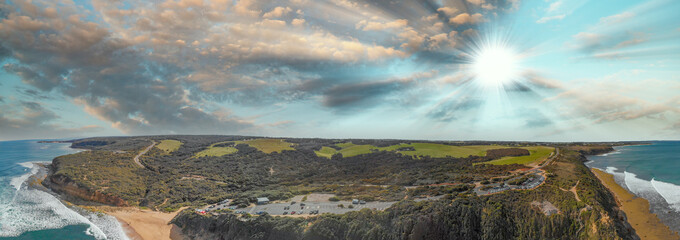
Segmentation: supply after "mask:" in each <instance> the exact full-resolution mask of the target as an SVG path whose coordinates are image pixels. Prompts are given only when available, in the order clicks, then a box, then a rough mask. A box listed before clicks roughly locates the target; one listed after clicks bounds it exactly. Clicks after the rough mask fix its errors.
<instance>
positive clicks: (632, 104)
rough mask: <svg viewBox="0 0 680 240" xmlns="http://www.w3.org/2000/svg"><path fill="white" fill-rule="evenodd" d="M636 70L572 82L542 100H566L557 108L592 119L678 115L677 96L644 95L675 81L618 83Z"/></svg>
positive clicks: (563, 111) (567, 114) (647, 117)
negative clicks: (656, 97) (669, 97)
mask: <svg viewBox="0 0 680 240" xmlns="http://www.w3.org/2000/svg"><path fill="white" fill-rule="evenodd" d="M635 74H636V73H635V71H626V72H621V73H618V74H614V75H611V76H607V77H605V78H601V79H597V80H589V81H584V82H580V83H578V84H573V85H572V86H570V87H569V88H566V89H565V90H564V91H563V92H561V93H559V94H558V95H556V96H554V97H549V98H546V99H545V100H544V101H548V102H553V101H555V102H561V101H566V104H562V106H563V107H561V108H560V109H558V111H560V112H562V113H564V114H565V116H569V118H575V117H584V118H586V119H590V120H592V121H593V122H594V123H606V122H616V121H628V120H636V119H663V118H666V117H667V116H670V115H672V114H674V115H676V116H677V115H680V107H679V106H680V105H678V103H677V100H674V99H670V100H659V99H650V98H647V97H644V96H649V94H646V93H647V92H649V93H653V92H654V91H657V90H659V89H666V88H672V87H673V86H676V87H677V83H674V82H672V81H653V80H647V81H643V82H637V83H632V84H631V83H629V84H621V82H625V81H627V80H626V78H627V77H629V76H631V75H635ZM583 89H588V91H583ZM651 95H652V96H653V94H651ZM567 106H568V107H567Z"/></svg>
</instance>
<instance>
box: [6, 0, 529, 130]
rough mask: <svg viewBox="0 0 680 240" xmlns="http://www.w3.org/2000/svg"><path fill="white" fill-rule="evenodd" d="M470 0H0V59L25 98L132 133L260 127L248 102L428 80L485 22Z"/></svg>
mask: <svg viewBox="0 0 680 240" xmlns="http://www.w3.org/2000/svg"><path fill="white" fill-rule="evenodd" d="M487 2H488V3H487ZM461 3H462V2H461ZM491 3H493V5H491ZM516 3H517V1H472V2H471V3H470V5H469V6H473V5H474V6H475V8H477V7H480V8H482V9H486V10H492V9H494V7H497V8H498V9H505V8H506V7H509V6H511V5H512V4H516ZM465 6H468V5H465V4H463V5H459V6H458V5H456V7H457V8H454V6H448V7H446V6H441V5H440V4H439V3H438V2H437V1H421V2H409V1H397V2H392V1H348V0H343V1H333V2H322V1H291V2H288V3H287V4H281V3H280V2H271V1H253V0H240V1H229V0H218V1H195V0H178V1H161V2H158V1H130V2H121V1H93V2H92V3H91V4H87V6H84V5H81V3H80V2H77V1H76V2H69V1H67V2H63V3H62V2H59V3H55V2H53V1H47V0H35V1H30V2H28V1H12V2H11V3H9V4H5V3H4V2H3V3H2V7H0V9H2V18H1V19H0V59H11V60H10V61H5V62H4V63H3V64H4V65H3V66H2V67H3V68H2V70H3V71H4V72H7V73H8V74H13V75H16V76H17V77H19V78H20V79H21V81H22V83H23V84H24V85H26V87H25V88H22V89H17V90H18V91H19V92H17V93H15V94H17V95H18V96H21V97H23V98H26V99H31V100H35V101H42V100H47V99H45V98H44V97H45V96H58V98H59V100H66V101H70V102H73V103H74V104H75V105H76V106H77V107H80V108H82V109H83V110H84V111H85V112H86V113H88V114H90V115H92V116H94V117H96V118H98V119H100V120H102V121H104V122H105V123H107V124H109V125H110V126H111V127H113V128H115V129H118V130H120V131H121V132H123V133H129V134H163V133H196V134H198V133H229V134H232V133H253V132H257V131H261V128H262V127H266V126H269V125H268V124H270V123H268V122H267V120H263V119H259V118H258V116H247V115H244V114H248V112H249V111H247V110H243V109H251V108H258V109H268V108H271V106H286V105H288V104H291V105H294V104H298V103H301V102H305V103H306V104H307V103H310V102H311V103H314V104H317V106H318V107H321V108H322V109H328V110H330V111H329V112H333V113H335V112H341V110H342V109H353V108H356V107H361V106H369V105H370V104H381V103H383V102H386V101H392V102H394V101H398V100H395V99H396V98H398V97H396V96H397V95H398V94H401V93H405V92H406V93H411V92H415V91H423V92H426V91H428V89H425V88H424V87H423V86H421V85H420V84H417V83H419V82H421V81H429V80H430V78H433V77H425V76H421V77H417V76H415V75H417V73H420V72H429V70H431V69H450V68H451V64H453V63H455V62H456V61H457V60H458V59H459V58H460V57H459V55H458V54H453V53H452V52H457V51H458V49H455V48H460V47H461V46H462V45H463V44H458V43H460V41H462V39H464V36H465V35H469V34H472V33H475V32H476V31H475V29H476V28H477V26H475V24H477V23H479V22H482V21H485V19H484V16H483V15H482V14H481V13H475V14H472V13H463V12H461V11H460V10H456V9H460V8H462V7H465ZM405 9H407V10H408V11H405ZM487 13H488V14H497V13H492V12H488V11H485V12H484V14H487ZM500 14H502V13H500ZM447 20H448V21H447ZM414 66H417V67H414ZM447 71H448V70H447ZM404 76H410V77H404ZM406 79H411V80H406ZM427 97H428V96H418V95H414V96H413V99H415V100H412V102H419V101H420V100H419V99H425V98H427ZM8 99H9V98H5V99H4V100H5V101H8ZM236 109H238V110H236ZM336 110H337V111H336ZM262 111H268V110H262ZM19 116H24V115H22V114H20V115H19ZM269 119H271V118H269ZM14 120H16V119H14ZM58 121H65V120H63V119H62V120H58ZM6 122H8V121H6ZM32 123H35V124H39V123H38V122H35V121H34V122H32ZM26 126H28V125H26ZM281 126H284V125H281Z"/></svg>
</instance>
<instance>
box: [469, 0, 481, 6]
mask: <svg viewBox="0 0 680 240" xmlns="http://www.w3.org/2000/svg"><path fill="white" fill-rule="evenodd" d="M467 2H469V3H472V4H474V5H477V6H480V5H482V4H484V3H485V2H484V0H467Z"/></svg>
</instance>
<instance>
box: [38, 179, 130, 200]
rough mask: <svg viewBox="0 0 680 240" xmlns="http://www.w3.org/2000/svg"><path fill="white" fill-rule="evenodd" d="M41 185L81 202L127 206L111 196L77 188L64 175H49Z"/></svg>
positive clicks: (76, 185)
mask: <svg viewBox="0 0 680 240" xmlns="http://www.w3.org/2000/svg"><path fill="white" fill-rule="evenodd" d="M43 185H45V186H46V187H49V188H50V189H52V190H53V191H55V192H57V193H63V194H67V195H69V196H72V197H77V198H80V199H82V200H86V201H91V202H97V203H103V204H107V205H112V206H118V207H126V206H129V204H128V203H127V201H125V200H123V199H121V198H119V197H116V196H112V195H109V194H105V193H101V192H98V191H92V190H90V189H88V188H85V187H82V186H79V185H78V183H76V182H75V181H73V180H71V179H70V178H69V177H67V176H65V175H60V174H56V175H54V174H53V175H50V176H49V178H48V181H43Z"/></svg>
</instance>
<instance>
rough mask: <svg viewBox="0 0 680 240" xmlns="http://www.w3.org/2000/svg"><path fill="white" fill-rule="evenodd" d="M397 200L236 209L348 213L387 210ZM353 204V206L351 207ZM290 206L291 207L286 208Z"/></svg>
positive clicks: (274, 212)
mask: <svg viewBox="0 0 680 240" xmlns="http://www.w3.org/2000/svg"><path fill="white" fill-rule="evenodd" d="M394 203H395V202H367V203H366V204H352V202H351V201H338V202H304V203H302V204H304V205H305V206H300V203H295V204H291V203H270V204H265V205H255V206H254V207H248V208H237V209H235V210H234V211H244V212H247V213H250V214H256V213H258V212H260V211H262V212H266V213H268V214H270V215H283V213H284V212H288V214H291V213H292V212H295V213H296V215H299V213H300V211H302V212H303V214H304V215H308V214H309V213H310V211H312V210H319V214H322V213H346V212H350V211H358V210H361V209H364V208H368V209H375V210H385V208H388V207H390V206H392V204H394ZM339 204H342V205H344V208H342V207H338V205H339ZM350 205H352V206H353V208H349V206H350ZM286 207H288V208H289V209H286Z"/></svg>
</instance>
